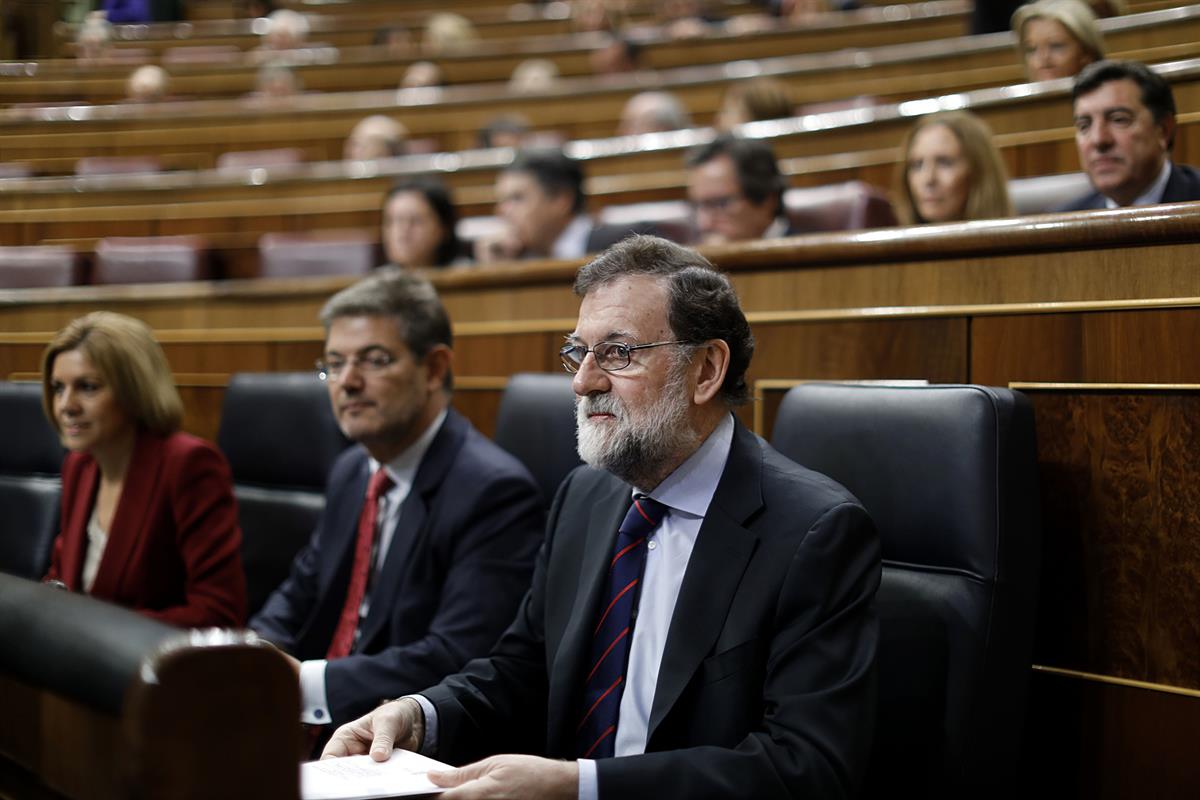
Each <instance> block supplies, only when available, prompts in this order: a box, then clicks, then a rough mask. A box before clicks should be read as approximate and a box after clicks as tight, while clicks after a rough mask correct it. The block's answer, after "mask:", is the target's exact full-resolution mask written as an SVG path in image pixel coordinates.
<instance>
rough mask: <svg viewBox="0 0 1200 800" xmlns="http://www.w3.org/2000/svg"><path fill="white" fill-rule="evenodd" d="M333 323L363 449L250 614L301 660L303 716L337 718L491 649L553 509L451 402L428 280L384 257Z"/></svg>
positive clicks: (353, 428) (333, 391)
mask: <svg viewBox="0 0 1200 800" xmlns="http://www.w3.org/2000/svg"><path fill="white" fill-rule="evenodd" d="M321 322H322V323H323V324H324V326H325V331H326V339H325V354H324V356H323V357H322V359H321V360H320V362H318V365H317V367H318V371H319V373H320V375H321V377H322V379H323V380H324V381H325V384H326V385H327V386H328V388H329V399H330V402H331V404H332V406H333V412H334V415H335V417H336V419H337V422H338V425H339V426H340V427H341V429H342V432H343V433H345V435H346V436H347V438H349V439H351V440H352V441H354V442H357V443H358V445H359V446H357V447H351V448H349V449H348V450H347V451H346V452H345V453H343V454H342V456H341V457H340V458H339V459H338V461H337V463H336V464H335V465H334V467H333V469H332V470H331V472H330V476H329V481H328V485H327V489H326V495H325V509H324V512H323V514H322V517H321V520H320V522H319V523H318V525H317V528H316V530H315V531H314V533H313V535H312V538H311V539H310V541H309V543H308V545H307V546H306V547H305V548H304V549H303V550H301V552H300V553H299V555H297V557H296V559H295V561H294V562H293V564H292V570H291V574H290V575H289V576H288V578H287V579H286V580H285V581H284V583H283V584H282V585H280V587H279V588H278V589H276V591H275V592H274V593H273V594H272V595H271V597H270V598H268V600H267V602H266V603H265V604H264V605H263V608H262V610H261V611H259V612H258V614H256V615H255V616H254V618H253V619H252V620H251V621H250V627H251V628H252V629H254V630H255V631H257V632H258V633H259V635H261V636H262V637H263V638H265V639H267V640H268V641H271V642H273V643H274V644H276V645H277V646H278V647H279V648H280V649H281V650H283V651H284V652H286V653H288V654H289V655H290V656H292V657H293V661H294V663H295V666H296V669H297V672H298V675H299V680H300V687H301V695H302V717H301V719H302V721H303V722H305V723H308V724H310V725H314V726H325V727H324V730H326V731H328V730H332V728H331V727H329V724H330V723H336V724H341V723H343V722H345V721H347V720H351V719H354V718H355V717H357V716H359V715H360V714H363V713H365V712H367V711H368V710H370V709H371V708H373V707H374V706H375V705H376V704H377V703H378V701H379V697H380V695H381V694H383V695H385V696H398V695H401V694H405V693H408V692H413V691H417V690H419V689H421V688H423V687H425V686H428V685H429V684H431V683H435V682H437V681H439V680H441V679H442V678H443V677H444V676H445V675H447V674H450V673H452V672H454V671H456V670H458V669H459V668H461V667H462V666H463V665H464V664H466V663H467V661H468V660H470V659H471V658H474V657H477V656H481V655H484V654H486V653H487V652H488V649H489V648H490V647H491V646H492V645H493V644H494V643H495V642H496V640H497V638H499V636H500V634H501V633H502V632H503V630H504V628H505V626H506V625H507V624H508V623H509V622H511V620H512V615H513V613H514V612H515V611H516V608H517V605H518V603H519V601H520V599H521V596H522V595H523V594H524V592H525V590H526V589H527V588H528V587H529V579H530V574H531V573H532V569H533V563H534V557H535V554H536V552H537V548H538V545H539V544H540V543H541V539H542V525H543V522H544V518H545V515H544V513H543V508H544V505H543V503H542V500H541V498H540V496H539V492H538V488H537V485H536V484H535V483H534V481H533V478H532V477H530V475H529V473H528V471H527V470H526V469H525V468H524V467H523V466H522V465H521V464H520V463H519V462H518V461H517V460H516V459H515V458H513V457H512V456H511V455H509V454H508V453H506V452H505V451H503V450H501V449H500V448H499V447H498V446H496V445H495V444H493V443H492V442H491V441H489V440H488V439H486V438H485V437H484V436H483V435H481V434H480V433H479V432H478V431H476V430H475V429H474V428H473V427H471V424H470V423H469V422H468V421H467V420H466V419H465V418H463V417H462V416H461V415H459V414H458V413H457V412H456V411H454V409H452V408H451V407H450V390H451V383H452V371H451V366H452V360H453V353H452V351H451V343H452V342H451V333H450V321H449V318H448V317H447V315H446V311H445V309H444V308H443V307H442V304H441V301H440V300H439V299H438V297H437V293H436V292H435V291H434V289H433V287H432V286H431V285H430V284H429V282H428V281H425V280H423V279H420V278H416V277H413V276H411V275H408V274H406V273H404V272H402V271H400V270H381V271H379V272H377V273H376V274H374V275H372V276H371V277H368V278H366V279H364V280H362V281H359V282H358V283H356V284H354V285H353V286H350V287H348V288H347V289H345V290H343V291H341V292H339V293H338V294H336V295H334V296H333V297H332V298H331V299H330V300H329V302H328V303H326V305H325V307H324V309H323V310H322V311H321ZM296 433H297V435H299V436H302V435H304V432H303V431H297V432H296ZM319 731H320V729H319V728H318V729H316V730H315V731H314V732H315V733H319Z"/></svg>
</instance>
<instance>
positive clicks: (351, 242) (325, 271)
mask: <svg viewBox="0 0 1200 800" xmlns="http://www.w3.org/2000/svg"><path fill="white" fill-rule="evenodd" d="M377 258H378V256H377V254H376V245H375V236H374V234H372V233H369V232H367V231H361V230H344V231H322V232H320V233H319V234H313V235H309V234H303V233H266V234H263V235H262V237H261V238H260V239H259V240H258V264H259V273H258V274H259V276H260V277H263V278H294V277H301V276H308V275H366V274H367V273H368V272H370V271H371V268H372V267H374V266H376V264H377V263H378V261H377Z"/></svg>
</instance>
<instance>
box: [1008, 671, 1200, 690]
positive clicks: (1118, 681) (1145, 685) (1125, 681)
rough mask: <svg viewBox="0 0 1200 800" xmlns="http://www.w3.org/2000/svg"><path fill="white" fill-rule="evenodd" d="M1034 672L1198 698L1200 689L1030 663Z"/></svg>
mask: <svg viewBox="0 0 1200 800" xmlns="http://www.w3.org/2000/svg"><path fill="white" fill-rule="evenodd" d="M1032 669H1033V671H1034V672H1040V673H1043V674H1046V675H1055V676H1057V677H1060V678H1074V679H1076V680H1081V681H1088V682H1090V683H1103V684H1108V685H1110V686H1124V687H1128V688H1130V689H1145V690H1147V691H1152V692H1163V693H1165V694H1178V695H1182V696H1184V697H1194V698H1197V699H1200V690H1197V689H1188V688H1185V687H1183V686H1171V685H1170V684H1166V683H1149V682H1147V681H1135V680H1132V679H1130V678H1117V677H1115V676H1112V675H1098V674H1096V673H1094V672H1081V671H1079V670H1074V669H1063V668H1062V667H1047V666H1044V665H1042V664H1034V665H1032Z"/></svg>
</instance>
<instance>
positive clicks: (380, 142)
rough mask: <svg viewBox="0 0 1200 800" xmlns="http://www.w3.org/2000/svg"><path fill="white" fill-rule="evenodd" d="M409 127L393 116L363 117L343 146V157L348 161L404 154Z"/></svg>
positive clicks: (373, 115) (375, 115)
mask: <svg viewBox="0 0 1200 800" xmlns="http://www.w3.org/2000/svg"><path fill="white" fill-rule="evenodd" d="M407 139H408V129H407V128H405V127H404V125H403V124H401V123H400V122H398V121H397V120H394V119H392V118H391V117H385V116H384V115H382V114H372V115H371V116H369V117H366V118H364V119H361V120H359V121H358V124H357V125H355V126H354V129H353V130H351V131H350V135H349V136H348V137H346V143H345V145H344V146H343V148H342V157H343V158H345V159H346V160H347V161H365V160H367V159H373V158H394V157H396V156H402V155H404V149H405V141H406V140H407Z"/></svg>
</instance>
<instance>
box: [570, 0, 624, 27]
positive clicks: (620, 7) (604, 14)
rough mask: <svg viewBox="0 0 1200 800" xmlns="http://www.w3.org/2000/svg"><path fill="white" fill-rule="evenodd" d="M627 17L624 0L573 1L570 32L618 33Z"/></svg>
mask: <svg viewBox="0 0 1200 800" xmlns="http://www.w3.org/2000/svg"><path fill="white" fill-rule="evenodd" d="M628 16H629V4H628V2H626V0H574V2H572V3H571V30H572V31H574V32H576V33H590V32H595V31H619V30H621V29H622V28H623V27H625V23H626V21H627V20H628Z"/></svg>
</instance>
